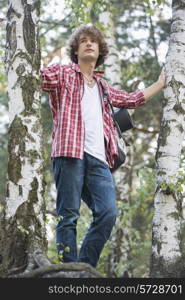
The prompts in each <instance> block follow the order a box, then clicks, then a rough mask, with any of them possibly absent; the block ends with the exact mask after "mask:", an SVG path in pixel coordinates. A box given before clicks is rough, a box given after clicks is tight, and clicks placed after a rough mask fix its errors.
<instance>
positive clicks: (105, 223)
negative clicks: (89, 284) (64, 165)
mask: <svg viewBox="0 0 185 300" xmlns="http://www.w3.org/2000/svg"><path fill="white" fill-rule="evenodd" d="M85 158H86V175H85V179H84V187H83V193H82V199H83V200H84V201H85V202H86V204H87V205H88V206H89V208H90V209H91V210H92V213H93V222H92V223H91V225H90V228H89V230H88V232H87V234H86V237H85V239H84V241H83V244H82V247H81V249H80V254H79V261H81V262H86V263H89V264H91V265H92V266H93V267H95V266H96V264H97V262H98V260H99V257H100V254H101V251H102V250H103V247H104V245H105V243H106V242H107V240H108V238H109V237H110V234H111V231H112V228H113V226H114V224H115V221H116V213H117V208H116V201H115V185H114V181H113V177H112V174H111V172H110V169H109V167H108V166H107V165H106V164H104V163H103V162H101V161H100V160H98V159H96V158H94V157H93V156H91V155H89V154H85Z"/></svg>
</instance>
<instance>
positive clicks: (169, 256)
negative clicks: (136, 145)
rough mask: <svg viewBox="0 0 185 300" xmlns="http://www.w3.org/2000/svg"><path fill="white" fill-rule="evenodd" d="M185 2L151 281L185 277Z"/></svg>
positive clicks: (159, 157)
mask: <svg viewBox="0 0 185 300" xmlns="http://www.w3.org/2000/svg"><path fill="white" fill-rule="evenodd" d="M184 41H185V1H184V0H173V1H172V23H171V34H170V41H169V49H168V53H167V57H166V65H165V73H166V88H165V90H164V96H165V103H164V108H163V118H162V122H161V130H160V134H159V139H158V149H157V153H156V162H157V187H156V192H155V195H154V217H153V239H152V255H151V269H150V275H151V277H173V278H178V277H183V276H184V273H185V272H184V267H185V266H184V265H185V263H184V258H183V252H182V232H181V225H182V195H181V178H180V177H181V176H180V175H179V166H180V158H181V150H182V142H183V139H184V130H185V122H184V112H185V97H184V95H185V73H184V70H185V43H184Z"/></svg>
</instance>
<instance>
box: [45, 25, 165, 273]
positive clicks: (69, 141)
mask: <svg viewBox="0 0 185 300" xmlns="http://www.w3.org/2000/svg"><path fill="white" fill-rule="evenodd" d="M107 54H108V48H107V44H106V42H105V40H104V37H103V35H102V33H101V31H100V30H99V29H97V28H96V27H95V26H81V27H80V28H78V29H77V30H76V32H75V33H74V34H73V35H72V37H71V39H70V43H69V55H70V58H71V60H72V64H70V65H60V64H55V65H51V66H50V67H48V68H45V69H43V70H41V74H42V88H43V90H44V91H47V92H49V94H50V106H51V113H52V118H53V124H54V127H53V133H52V153H51V157H52V160H53V171H54V179H55V183H56V189H57V203H56V208H57V215H58V216H60V220H59V222H58V225H57V228H56V242H57V250H58V253H59V254H60V257H62V261H63V262H72V261H78V262H86V263H89V264H90V265H92V266H93V267H95V266H96V265H97V262H98V260H99V257H100V254H101V252H102V249H103V247H104V245H105V243H106V242H107V240H108V238H109V236H110V233H111V231H112V228H113V226H114V224H115V221H116V203H115V186H114V181H113V178H112V174H111V172H110V167H113V165H114V159H115V157H116V156H117V143H116V132H115V128H114V124H113V120H112V118H111V110H110V107H109V104H108V101H107V97H109V101H110V102H111V103H112V105H113V106H115V107H126V108H133V109H134V108H136V107H138V106H141V105H143V104H145V103H146V102H147V100H149V99H150V98H151V97H152V96H154V95H156V94H157V93H159V92H160V91H161V89H162V88H163V87H164V84H165V78H164V74H163V72H161V75H160V76H159V79H158V80H157V82H155V83H154V84H153V85H151V86H150V87H148V88H146V89H145V90H144V91H139V90H138V91H135V92H132V93H127V92H125V91H122V90H117V89H114V88H112V87H111V86H110V85H109V84H108V83H107V82H106V81H105V80H104V79H103V78H102V76H101V74H99V73H96V72H95V68H96V67H98V66H99V65H101V64H102V63H103V62H104V59H105V58H106V56H107ZM81 199H83V201H85V203H86V204H87V205H88V207H89V208H90V209H91V211H92V216H93V221H92V223H91V225H90V228H89V230H88V232H87V234H86V236H85V238H84V241H83V243H82V246H81V249H80V251H79V255H78V253H77V245H76V225H77V220H78V218H79V216H80V215H79V209H80V202H81Z"/></svg>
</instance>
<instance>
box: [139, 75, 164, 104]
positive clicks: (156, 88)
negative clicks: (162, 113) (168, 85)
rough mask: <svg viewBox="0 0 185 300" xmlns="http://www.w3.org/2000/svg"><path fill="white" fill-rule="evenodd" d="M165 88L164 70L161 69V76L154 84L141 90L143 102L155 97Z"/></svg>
mask: <svg viewBox="0 0 185 300" xmlns="http://www.w3.org/2000/svg"><path fill="white" fill-rule="evenodd" d="M164 86H165V75H164V69H162V71H161V74H160V75H159V78H158V80H157V81H156V82H154V83H153V84H152V85H150V86H149V87H147V88H146V89H144V90H143V94H144V97H145V100H146V101H148V100H150V99H151V98H152V97H153V96H155V95H157V94H158V93H159V92H160V91H161V90H162V89H163V88H164Z"/></svg>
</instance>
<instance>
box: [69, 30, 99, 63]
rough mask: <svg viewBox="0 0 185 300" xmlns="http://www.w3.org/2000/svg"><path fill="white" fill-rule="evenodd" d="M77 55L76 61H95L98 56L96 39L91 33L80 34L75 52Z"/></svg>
mask: <svg viewBox="0 0 185 300" xmlns="http://www.w3.org/2000/svg"><path fill="white" fill-rule="evenodd" d="M75 54H76V55H77V56H78V63H79V62H80V61H84V62H96V61H97V59H98V56H99V44H98V41H97V40H96V39H95V38H94V37H93V36H91V35H84V34H82V35H80V38H79V45H78V50H77V51H76V52H75Z"/></svg>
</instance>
